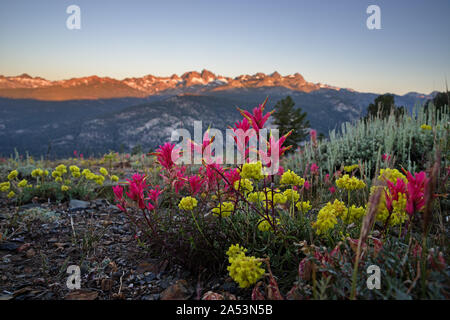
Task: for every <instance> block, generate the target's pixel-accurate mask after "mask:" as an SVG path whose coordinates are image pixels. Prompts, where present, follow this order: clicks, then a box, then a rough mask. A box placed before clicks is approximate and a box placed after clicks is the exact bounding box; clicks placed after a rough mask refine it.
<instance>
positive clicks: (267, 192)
mask: <svg viewBox="0 0 450 320" xmlns="http://www.w3.org/2000/svg"><path fill="white" fill-rule="evenodd" d="M272 194H273V197H272ZM262 196H263V198H262V201H263V202H264V206H265V205H266V202H267V207H268V208H272V203H273V204H274V205H277V204H283V203H286V201H287V198H286V196H285V195H284V194H283V193H281V192H280V189H274V190H273V192H272V189H270V188H265V189H264V190H263V192H262Z"/></svg>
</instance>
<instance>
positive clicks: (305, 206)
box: [295, 200, 312, 212]
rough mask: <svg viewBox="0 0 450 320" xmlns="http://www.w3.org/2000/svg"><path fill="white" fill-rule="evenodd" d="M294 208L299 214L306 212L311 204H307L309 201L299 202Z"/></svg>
mask: <svg viewBox="0 0 450 320" xmlns="http://www.w3.org/2000/svg"><path fill="white" fill-rule="evenodd" d="M295 206H296V207H297V209H298V210H299V211H301V212H308V211H309V210H311V208H312V206H311V204H310V203H309V200H308V201H302V202H299V203H297V204H296V205H295Z"/></svg>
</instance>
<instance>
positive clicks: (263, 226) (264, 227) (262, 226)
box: [258, 217, 280, 232]
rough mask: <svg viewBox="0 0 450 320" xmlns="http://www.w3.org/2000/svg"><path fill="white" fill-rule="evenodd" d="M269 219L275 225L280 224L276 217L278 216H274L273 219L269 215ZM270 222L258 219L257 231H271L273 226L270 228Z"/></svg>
mask: <svg viewBox="0 0 450 320" xmlns="http://www.w3.org/2000/svg"><path fill="white" fill-rule="evenodd" d="M269 219H270V222H271V223H272V224H276V225H279V224H280V219H278V218H275V220H274V219H273V218H272V217H269ZM270 222H269V221H268V220H267V219H261V220H259V221H258V229H259V231H262V232H267V231H272V230H273V228H272V225H271V224H270Z"/></svg>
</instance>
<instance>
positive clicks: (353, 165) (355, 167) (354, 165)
mask: <svg viewBox="0 0 450 320" xmlns="http://www.w3.org/2000/svg"><path fill="white" fill-rule="evenodd" d="M358 168H359V165H358V164H352V165H351V166H345V167H344V171H345V172H352V171H353V170H356V169H358Z"/></svg>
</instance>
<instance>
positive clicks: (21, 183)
mask: <svg viewBox="0 0 450 320" xmlns="http://www.w3.org/2000/svg"><path fill="white" fill-rule="evenodd" d="M27 184H28V181H27V180H26V179H23V180H22V181H20V182H19V183H18V184H17V186H18V187H19V188H25V187H26V186H27Z"/></svg>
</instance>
